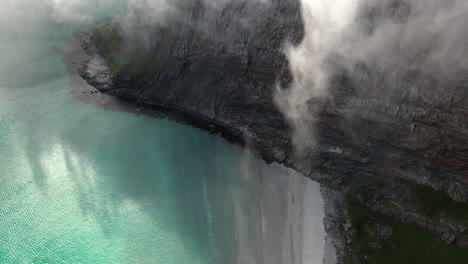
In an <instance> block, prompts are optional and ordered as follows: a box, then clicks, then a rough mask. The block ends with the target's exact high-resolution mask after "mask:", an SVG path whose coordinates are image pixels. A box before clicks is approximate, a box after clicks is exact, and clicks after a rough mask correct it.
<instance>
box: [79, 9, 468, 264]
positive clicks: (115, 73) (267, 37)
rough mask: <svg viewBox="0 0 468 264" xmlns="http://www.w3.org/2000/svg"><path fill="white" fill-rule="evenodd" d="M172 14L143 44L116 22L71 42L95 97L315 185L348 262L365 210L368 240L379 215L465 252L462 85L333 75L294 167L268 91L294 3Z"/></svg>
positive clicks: (295, 36)
mask: <svg viewBox="0 0 468 264" xmlns="http://www.w3.org/2000/svg"><path fill="white" fill-rule="evenodd" d="M179 10H180V11H179V13H178V16H177V17H169V18H168V19H167V20H166V21H165V22H164V23H158V24H155V25H141V27H140V28H139V30H141V31H144V32H146V34H145V35H144V38H139V37H136V38H134V39H132V37H130V38H129V37H128V36H129V35H128V33H126V32H125V30H123V29H121V28H120V27H119V25H118V24H115V23H104V24H102V25H100V26H99V27H97V28H96V29H94V30H91V31H87V32H85V33H80V40H81V43H82V46H83V48H84V49H85V51H86V52H87V53H88V55H89V56H90V58H89V60H88V61H87V62H86V63H84V64H83V65H81V66H80V70H79V73H80V75H81V76H82V77H83V78H84V79H85V80H86V81H87V82H88V83H89V84H91V85H92V86H94V87H96V88H97V89H98V90H99V91H101V92H103V93H107V94H111V95H114V96H117V97H121V98H125V99H126V100H132V101H135V102H139V103H142V104H147V105H157V106H159V107H163V108H165V109H169V110H173V111H178V112H182V113H185V114H186V115H188V116H190V118H193V119H196V120H197V122H198V123H199V122H203V123H206V124H213V125H215V126H219V127H222V128H223V129H225V130H227V131H228V132H229V134H230V135H231V136H235V137H237V139H238V140H239V141H242V142H243V143H246V144H248V145H249V147H251V148H252V149H254V150H255V151H256V152H257V153H258V154H259V156H261V157H262V158H264V159H265V160H267V161H270V162H279V163H283V164H285V165H287V166H291V167H294V168H296V169H298V170H299V171H301V172H303V173H304V174H306V175H308V176H309V177H311V178H312V179H314V180H316V181H319V182H320V183H322V184H323V185H324V186H326V187H327V188H328V189H330V190H329V191H326V192H325V193H326V194H327V195H329V196H330V197H335V199H333V201H332V202H331V203H334V204H335V207H337V208H335V209H337V210H338V211H340V212H342V213H336V212H335V213H330V214H329V217H328V218H327V229H328V231H329V233H333V234H334V237H335V241H334V243H335V245H336V247H337V249H338V251H339V253H341V255H343V254H345V253H346V252H347V253H350V254H354V256H353V257H349V258H348V259H355V260H357V261H359V256H361V255H366V254H367V253H364V254H360V253H359V252H361V253H362V250H363V251H364V252H366V251H365V249H363V248H362V247H358V248H357V251H355V250H356V243H355V242H353V239H358V238H356V236H358V235H359V232H358V231H357V230H356V228H355V227H353V224H354V225H357V224H356V223H354V222H353V221H352V219H354V218H353V217H354V216H353V215H355V214H356V212H363V210H368V211H369V214H373V213H378V214H379V215H378V216H375V217H371V218H372V219H371V220H369V221H368V222H370V223H372V224H370V226H371V228H370V229H369V230H371V231H369V232H370V234H372V236H374V235H375V236H376V237H379V236H384V237H385V236H386V234H384V233H385V232H383V231H382V230H388V229H385V228H384V229H382V230H381V229H380V228H377V227H378V226H379V225H382V223H381V222H382V221H383V220H382V221H380V220H378V219H380V217H388V219H392V221H393V220H396V221H398V222H402V223H405V224H408V225H415V226H418V227H421V228H423V229H424V230H430V231H431V232H434V233H435V234H437V235H438V236H439V237H440V238H442V239H443V240H444V241H445V243H448V244H454V245H455V246H460V247H465V248H468V233H467V232H465V229H466V228H468V223H467V222H466V221H465V220H463V219H465V218H464V217H465V215H464V214H463V213H460V212H454V211H457V210H463V209H465V208H468V207H466V206H465V205H466V204H465V202H467V201H468V107H467V105H468V82H467V80H466V79H463V78H459V79H456V80H450V81H446V82H444V83H440V82H437V81H435V78H433V75H431V74H429V73H427V71H424V69H421V68H417V67H413V68H411V69H409V70H407V71H405V72H404V74H402V75H398V76H397V77H395V75H394V74H390V73H387V72H382V71H378V70H376V69H373V68H372V67H370V66H369V65H363V66H362V67H361V68H359V69H358V70H357V71H356V70H354V71H353V72H352V73H351V72H349V71H347V70H346V69H345V68H343V69H339V70H336V71H335V74H334V75H333V76H332V78H331V85H330V91H329V95H328V96H327V97H326V99H324V100H322V101H321V102H319V103H318V104H319V105H320V112H319V118H318V123H317V125H316V126H317V128H316V130H317V136H318V142H319V143H318V146H317V148H316V149H314V151H313V152H311V153H310V154H309V155H308V156H306V157H301V158H298V157H296V156H295V155H294V151H293V147H292V144H291V138H290V132H289V126H288V124H287V122H286V121H285V119H284V117H283V115H282V114H281V113H280V112H279V110H278V109H277V107H276V106H275V103H274V100H273V94H274V90H275V89H277V87H279V86H278V84H281V85H280V86H281V87H287V86H288V84H289V83H290V82H291V79H292V77H291V74H290V72H289V65H288V60H287V57H286V56H285V54H284V47H285V43H292V44H293V45H294V44H298V43H299V42H300V41H301V40H302V37H303V34H304V29H303V21H302V17H301V6H300V2H299V1H297V0H272V1H270V4H268V5H265V4H262V3H261V2H252V1H235V2H233V3H228V4H226V5H225V6H222V7H216V8H215V7H210V6H207V5H206V4H204V2H201V1H188V2H187V3H185V4H183V5H181V6H180V7H179ZM129 39H131V41H128V40H129ZM110 43H112V44H110ZM134 58H138V59H136V60H135V59H134ZM337 68H339V67H337ZM461 76H463V75H461ZM284 89H287V88H284ZM312 103H313V102H312ZM424 186H428V187H424ZM330 193H335V194H339V195H338V196H340V197H342V198H336V195H330ZM341 199H344V201H346V202H344V203H343V201H341V202H339V201H338V200H341ZM431 199H433V200H434V201H436V202H434V203H429V202H430V201H433V200H431ZM436 203H440V204H436ZM354 204H359V208H361V209H360V210H357V211H356V210H353V208H354V209H355V208H357V207H352V206H351V207H350V205H354ZM345 206H346V207H345ZM362 208H364V209H362ZM428 208H430V210H428ZM450 208H458V209H454V210H451V209H450ZM429 211H430V212H429ZM366 212H367V211H366ZM428 212H429V213H428ZM387 225H390V224H387ZM388 228H390V231H389V232H390V233H391V230H392V227H388ZM395 229H396V227H394V230H395ZM372 230H374V231H372ZM375 230H377V231H375ZM394 232H395V231H394ZM387 233H388V232H387ZM345 241H347V243H345ZM372 243H373V242H372ZM372 243H371V242H369V243H368V245H371V244H372ZM371 248H372V247H371ZM374 249H375V248H374ZM356 252H358V253H356ZM347 253H346V254H347ZM369 254H370V253H369ZM361 263H362V262H361Z"/></svg>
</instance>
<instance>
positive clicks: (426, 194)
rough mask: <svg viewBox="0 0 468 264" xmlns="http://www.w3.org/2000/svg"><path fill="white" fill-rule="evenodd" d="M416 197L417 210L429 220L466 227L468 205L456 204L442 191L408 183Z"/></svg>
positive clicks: (467, 224) (467, 223) (467, 222)
mask: <svg viewBox="0 0 468 264" xmlns="http://www.w3.org/2000/svg"><path fill="white" fill-rule="evenodd" d="M408 184H409V186H410V188H411V190H412V191H413V192H414V194H415V195H416V197H417V200H416V202H417V205H418V207H419V210H420V211H421V212H422V213H423V214H425V215H426V216H427V217H429V218H431V219H436V218H439V217H442V218H445V219H449V220H452V221H454V222H457V223H458V224H461V225H464V226H467V227H468V203H461V202H456V201H454V200H453V199H452V198H450V197H449V196H448V194H447V193H445V192H443V191H436V190H434V189H432V188H431V187H429V186H424V185H420V184H415V183H408Z"/></svg>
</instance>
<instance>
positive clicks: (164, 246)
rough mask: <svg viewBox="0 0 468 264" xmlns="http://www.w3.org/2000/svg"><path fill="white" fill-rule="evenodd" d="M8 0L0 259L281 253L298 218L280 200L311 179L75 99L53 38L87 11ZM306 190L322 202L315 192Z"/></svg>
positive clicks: (249, 259)
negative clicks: (291, 219) (72, 15)
mask: <svg viewBox="0 0 468 264" xmlns="http://www.w3.org/2000/svg"><path fill="white" fill-rule="evenodd" d="M45 2H47V1H45ZM49 2H58V3H60V2H61V1H49ZM111 2H112V1H111ZM4 7H6V8H4V9H3V10H2V11H0V15H1V17H2V18H0V61H1V63H0V263H138V264H144V263H164V264H176V263H177V264H184V263H188V264H189V263H190V264H197V263H200V264H210V263H242V264H250V263H273V262H272V261H269V262H267V261H265V260H267V259H268V258H270V257H272V256H273V257H274V254H270V253H268V252H270V251H271V252H275V251H276V252H277V254H278V256H280V255H282V253H280V252H281V251H282V248H283V247H285V246H286V244H284V243H283V242H281V240H282V238H283V237H285V236H286V234H285V233H286V231H287V230H289V229H288V228H290V227H289V225H291V226H293V224H291V223H289V222H288V220H287V217H286V216H285V214H284V210H289V211H291V212H292V211H294V210H296V209H291V208H290V207H289V205H290V204H291V203H290V202H288V201H289V200H290V197H292V196H294V194H295V192H294V191H290V188H289V187H290V186H296V185H297V186H302V185H304V184H303V183H304V181H305V179H299V178H295V179H296V181H297V183H298V184H296V183H295V182H293V183H291V180H290V179H289V178H287V177H286V176H285V175H283V176H284V177H283V176H275V177H272V179H273V180H271V181H270V182H269V180H265V179H264V177H265V175H266V174H275V175H276V174H278V175H280V174H283V172H284V171H282V170H280V169H278V168H272V167H269V166H266V165H264V164H262V163H261V162H259V161H255V160H254V159H253V158H251V157H249V155H248V154H246V152H245V151H243V150H241V149H239V148H238V147H235V146H232V145H229V144H228V143H226V142H225V141H224V140H223V139H221V138H219V137H217V136H213V135H210V134H207V133H204V132H201V131H198V130H195V129H192V128H190V127H186V126H182V125H179V124H176V123H173V122H169V121H167V120H158V119H153V118H149V117H144V116H136V115H133V114H130V113H122V112H113V111H106V110H103V109H100V108H98V107H95V106H93V105H88V104H85V103H82V102H80V101H77V100H74V99H73V98H72V96H71V93H70V89H69V76H68V75H67V73H66V71H65V66H64V65H63V62H62V55H61V54H60V53H59V52H56V50H57V48H56V47H61V46H63V45H64V44H65V43H66V41H67V38H68V37H69V36H70V34H71V33H72V32H73V30H74V29H76V25H77V23H78V22H80V23H82V22H83V21H87V19H89V18H88V17H85V18H81V17H80V18H73V20H70V21H68V20H67V18H70V17H68V16H66V13H65V15H63V14H61V15H60V14H56V13H54V12H50V10H51V9H50V8H49V7H47V6H44V5H42V4H41V1H13V0H12V1H6V2H5V3H4ZM25 7H29V8H25ZM117 7H118V6H117ZM117 7H115V6H114V7H113V8H117ZM83 8H89V7H86V6H85V7H83ZM106 8H108V7H106ZM117 10H118V9H115V10H114V9H113V11H112V12H111V13H113V12H117ZM96 14H97V15H96V16H97V17H98V16H104V15H106V12H104V11H103V12H96ZM64 17H65V18H64ZM70 19H72V18H70ZM54 47H55V48H54ZM265 182H266V184H265ZM260 183H262V184H264V186H263V185H262V186H263V187H262V186H260V185H259V184H260ZM265 186H266V187H265ZM297 186H296V187H297ZM304 186H305V185H304ZM296 187H295V188H296ZM297 188H298V187H297ZM299 189H300V190H299ZM303 192H304V189H301V188H298V194H296V195H298V196H300V195H301V193H303ZM272 197H274V198H272ZM275 199H277V200H275ZM288 199H289V200H288ZM310 199H312V200H317V203H318V204H319V205H318V206H319V207H320V201H318V200H319V199H320V196H319V195H318V194H316V195H315V196H314V197H311V198H310ZM264 205H268V206H264ZM275 206H278V207H277V208H275ZM263 207H265V208H266V209H265V208H263ZM301 208H302V207H301ZM319 209H320V210H319V211H320V213H318V215H319V216H318V221H321V218H320V217H321V215H322V214H323V213H322V212H321V208H319ZM293 213H294V212H293ZM269 215H274V216H275V217H278V219H275V220H274V221H273V220H269V219H267V217H265V216H269ZM279 215H282V216H281V217H279ZM273 218H274V217H273ZM283 218H284V219H283ZM265 226H266V227H265ZM268 226H271V228H270V229H268ZM320 228H322V229H323V227H321V226H320V225H319V227H318V230H319V231H317V232H319V233H320ZM266 229H268V230H269V231H268V232H267V231H265V230H266ZM277 230H278V232H277ZM301 232H302V231H301ZM320 235H322V234H321V233H320ZM272 238H273V239H272ZM320 239H321V238H320ZM320 239H319V240H320ZM266 240H271V241H279V242H277V243H272V244H271V246H270V244H269V243H266V242H264V241H266ZM283 244H284V245H283ZM319 244H320V243H319ZM301 246H302V244H301ZM319 247H320V245H319ZM278 249H281V250H278ZM301 250H302V248H301ZM301 250H300V251H301ZM288 254H289V253H288ZM266 255H269V256H270V255H271V256H270V257H268V256H266ZM286 255H287V254H286ZM288 256H289V255H288ZM275 258H276V257H275ZM318 258H320V256H319V257H318ZM278 261H279V262H278V263H284V264H286V262H282V260H280V259H279V260H278ZM291 263H292V262H291ZM310 263H316V262H310Z"/></svg>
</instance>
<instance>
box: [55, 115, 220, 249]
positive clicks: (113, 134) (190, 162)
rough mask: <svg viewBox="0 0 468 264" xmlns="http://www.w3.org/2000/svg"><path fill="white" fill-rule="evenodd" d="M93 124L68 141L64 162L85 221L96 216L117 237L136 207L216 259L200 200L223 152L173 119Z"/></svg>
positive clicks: (67, 133)
mask: <svg viewBox="0 0 468 264" xmlns="http://www.w3.org/2000/svg"><path fill="white" fill-rule="evenodd" d="M92 119H93V118H92V117H91V118H89V119H88V120H83V122H80V123H79V124H77V125H76V126H73V127H70V128H69V129H68V130H67V131H65V133H64V134H63V135H62V144H63V146H64V149H65V150H64V152H63V153H64V156H65V157H64V160H65V161H66V164H67V171H68V172H69V175H70V177H71V179H72V181H73V182H74V184H75V187H76V190H77V193H78V194H79V196H80V197H79V201H80V207H81V210H82V213H83V215H92V216H93V217H95V218H96V219H97V220H98V222H99V223H100V224H101V226H102V228H103V231H104V233H105V234H107V235H109V236H111V235H112V229H111V227H112V222H114V221H116V219H115V218H116V217H118V215H119V213H118V212H117V211H118V210H119V208H121V207H122V205H124V204H125V203H126V201H132V203H135V204H137V205H138V206H139V207H140V208H141V211H143V212H145V214H147V215H150V216H151V217H152V218H153V220H154V221H158V222H159V223H161V224H162V225H163V226H164V229H165V230H166V231H169V232H173V233H176V234H178V235H179V236H182V237H183V238H184V240H188V241H189V242H188V244H189V245H192V246H197V247H199V248H198V250H196V252H203V254H211V253H210V251H212V250H213V249H210V248H209V245H210V243H209V241H207V240H208V236H207V234H209V233H210V232H211V231H210V230H208V229H209V226H208V223H207V221H208V220H207V215H206V210H205V208H204V207H203V204H204V201H203V195H202V194H203V182H207V181H209V179H208V178H210V175H212V174H213V166H216V164H213V163H214V161H215V160H216V156H217V153H216V151H210V150H213V149H217V147H216V146H215V145H216V144H218V143H219V141H217V140H213V139H212V138H211V137H210V135H208V134H203V133H200V132H197V131H193V129H191V128H186V127H182V126H179V125H176V124H171V123H169V122H167V121H156V120H150V119H148V118H141V117H134V118H132V119H131V121H129V120H126V121H124V122H120V121H119V120H118V118H117V120H111V121H110V122H109V121H108V123H100V121H97V120H92ZM98 123H100V125H99V124H98ZM103 124H104V125H103ZM96 129H98V131H96ZM201 150H203V153H201ZM73 157H79V158H78V159H76V158H75V159H74V158H73ZM226 170H228V168H226ZM148 231H149V232H151V231H150V230H148ZM147 247H148V249H151V245H147Z"/></svg>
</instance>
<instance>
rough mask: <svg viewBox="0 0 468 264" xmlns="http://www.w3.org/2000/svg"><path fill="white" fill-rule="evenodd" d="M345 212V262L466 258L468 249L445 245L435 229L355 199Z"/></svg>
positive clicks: (412, 263)
mask: <svg viewBox="0 0 468 264" xmlns="http://www.w3.org/2000/svg"><path fill="white" fill-rule="evenodd" d="M348 213H349V215H350V218H351V224H352V232H353V237H352V238H353V244H352V246H351V251H350V252H349V253H350V254H349V256H347V258H346V262H347V263H353V264H354V263H359V264H370V263H372V264H373V263H375V264H405V263H408V264H419V263H421V264H427V263H445V264H452V263H453V264H460V263H465V262H466V261H467V260H468V249H464V248H460V247H457V246H454V245H448V244H446V243H445V242H443V241H442V240H441V239H440V237H439V236H438V235H437V234H436V233H434V232H431V231H428V230H426V229H423V228H421V227H418V226H416V225H412V224H404V223H401V222H399V221H397V220H395V219H392V218H390V217H387V216H383V215H380V214H378V213H375V212H372V211H370V210H369V209H367V208H366V207H364V206H363V205H362V204H360V203H359V202H357V201H354V202H352V203H351V205H350V206H349V208H348ZM385 230H387V231H386V232H385ZM390 230H391V231H390Z"/></svg>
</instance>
